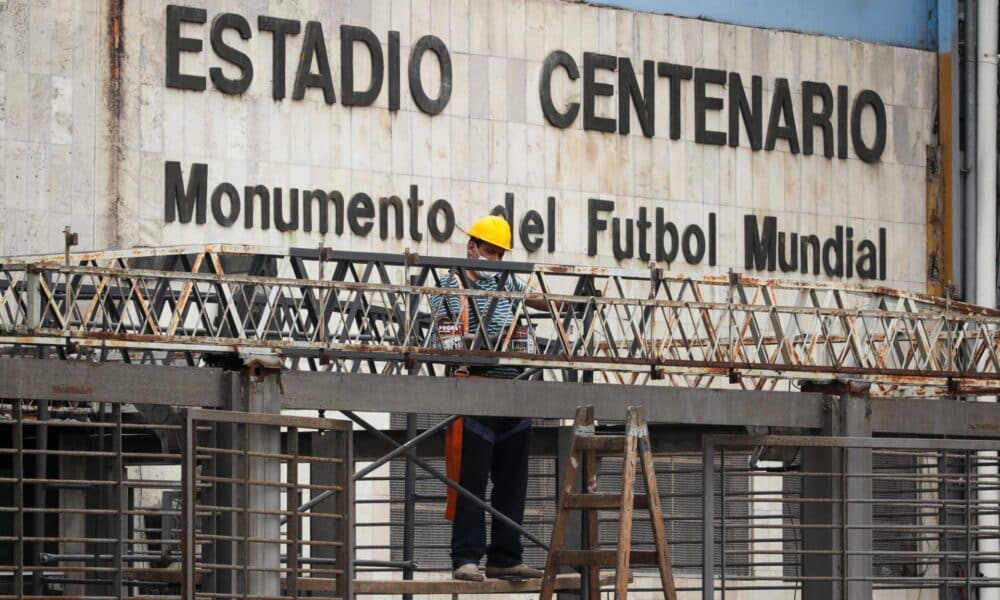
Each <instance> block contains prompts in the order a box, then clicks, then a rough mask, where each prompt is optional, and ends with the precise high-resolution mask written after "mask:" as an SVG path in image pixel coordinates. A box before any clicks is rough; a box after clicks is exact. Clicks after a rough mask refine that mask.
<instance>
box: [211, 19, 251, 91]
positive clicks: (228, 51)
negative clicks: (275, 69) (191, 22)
mask: <svg viewBox="0 0 1000 600" xmlns="http://www.w3.org/2000/svg"><path fill="white" fill-rule="evenodd" d="M225 29H235V30H236V31H237V32H238V33H239V34H240V39H243V40H249V39H250V23H247V20H246V19H244V18H243V17H242V16H241V15H237V14H234V13H224V14H221V15H219V16H217V17H215V19H214V20H213V21H212V50H215V54H216V55H218V57H219V58H221V59H222V60H224V61H226V62H229V63H232V64H234V65H236V66H237V67H239V69H240V78H239V79H229V78H228V77H226V76H225V75H223V74H222V69H220V68H219V67H212V68H211V69H209V70H208V73H209V75H211V76H212V83H214V84H215V87H216V89H218V90H219V91H220V92H222V93H223V94H242V93H243V92H245V91H247V88H249V87H250V82H251V81H253V63H252V62H251V61H250V57H249V56H247V55H246V54H243V53H242V52H240V51H239V50H237V49H236V48H233V47H232V46H229V45H227V44H226V42H225V41H224V40H223V39H222V31H223V30H225Z"/></svg>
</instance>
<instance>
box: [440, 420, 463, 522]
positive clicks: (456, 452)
mask: <svg viewBox="0 0 1000 600" xmlns="http://www.w3.org/2000/svg"><path fill="white" fill-rule="evenodd" d="M464 431H465V418H464V417H459V418H457V419H455V420H454V421H452V422H451V425H449V426H448V429H446V430H445V433H444V460H445V467H446V471H447V473H448V479H451V480H452V481H459V477H460V475H461V473H462V434H463V432H464ZM459 483H461V482H460V481H459ZM457 505H458V492H456V491H455V488H453V487H451V486H450V485H449V486H448V503H447V504H446V505H445V509H444V518H445V519H448V520H449V521H454V520H455V508H456V506H457Z"/></svg>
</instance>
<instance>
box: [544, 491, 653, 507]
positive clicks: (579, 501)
mask: <svg viewBox="0 0 1000 600" xmlns="http://www.w3.org/2000/svg"><path fill="white" fill-rule="evenodd" d="M621 505H622V495H621V494H609V493H600V494H566V498H565V500H563V508H566V509H583V510H588V509H589V510H612V509H619V508H621ZM632 507H633V508H649V497H648V496H646V495H645V494H636V495H635V497H634V499H633V500H632Z"/></svg>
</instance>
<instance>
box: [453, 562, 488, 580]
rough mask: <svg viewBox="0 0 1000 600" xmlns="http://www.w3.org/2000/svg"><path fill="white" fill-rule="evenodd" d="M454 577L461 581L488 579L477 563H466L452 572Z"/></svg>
mask: <svg viewBox="0 0 1000 600" xmlns="http://www.w3.org/2000/svg"><path fill="white" fill-rule="evenodd" d="M451 576H452V578H454V579H458V580H459V581H486V578H485V577H483V572H482V571H480V570H479V565H477V564H475V563H465V564H464V565H461V566H460V567H458V568H457V569H455V571H454V572H453V573H452V574H451Z"/></svg>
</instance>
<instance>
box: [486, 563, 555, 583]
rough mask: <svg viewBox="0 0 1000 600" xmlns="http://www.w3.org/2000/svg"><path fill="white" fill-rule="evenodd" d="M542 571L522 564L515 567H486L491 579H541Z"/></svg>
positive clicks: (487, 574)
mask: <svg viewBox="0 0 1000 600" xmlns="http://www.w3.org/2000/svg"><path fill="white" fill-rule="evenodd" d="M542 575H544V573H542V571H540V570H538V569H535V568H533V567H529V566H528V565H526V564H524V563H521V564H519V565H515V566H513V567H490V566H487V567H486V576H487V577H489V578H490V579H540V578H541V577H542Z"/></svg>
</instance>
